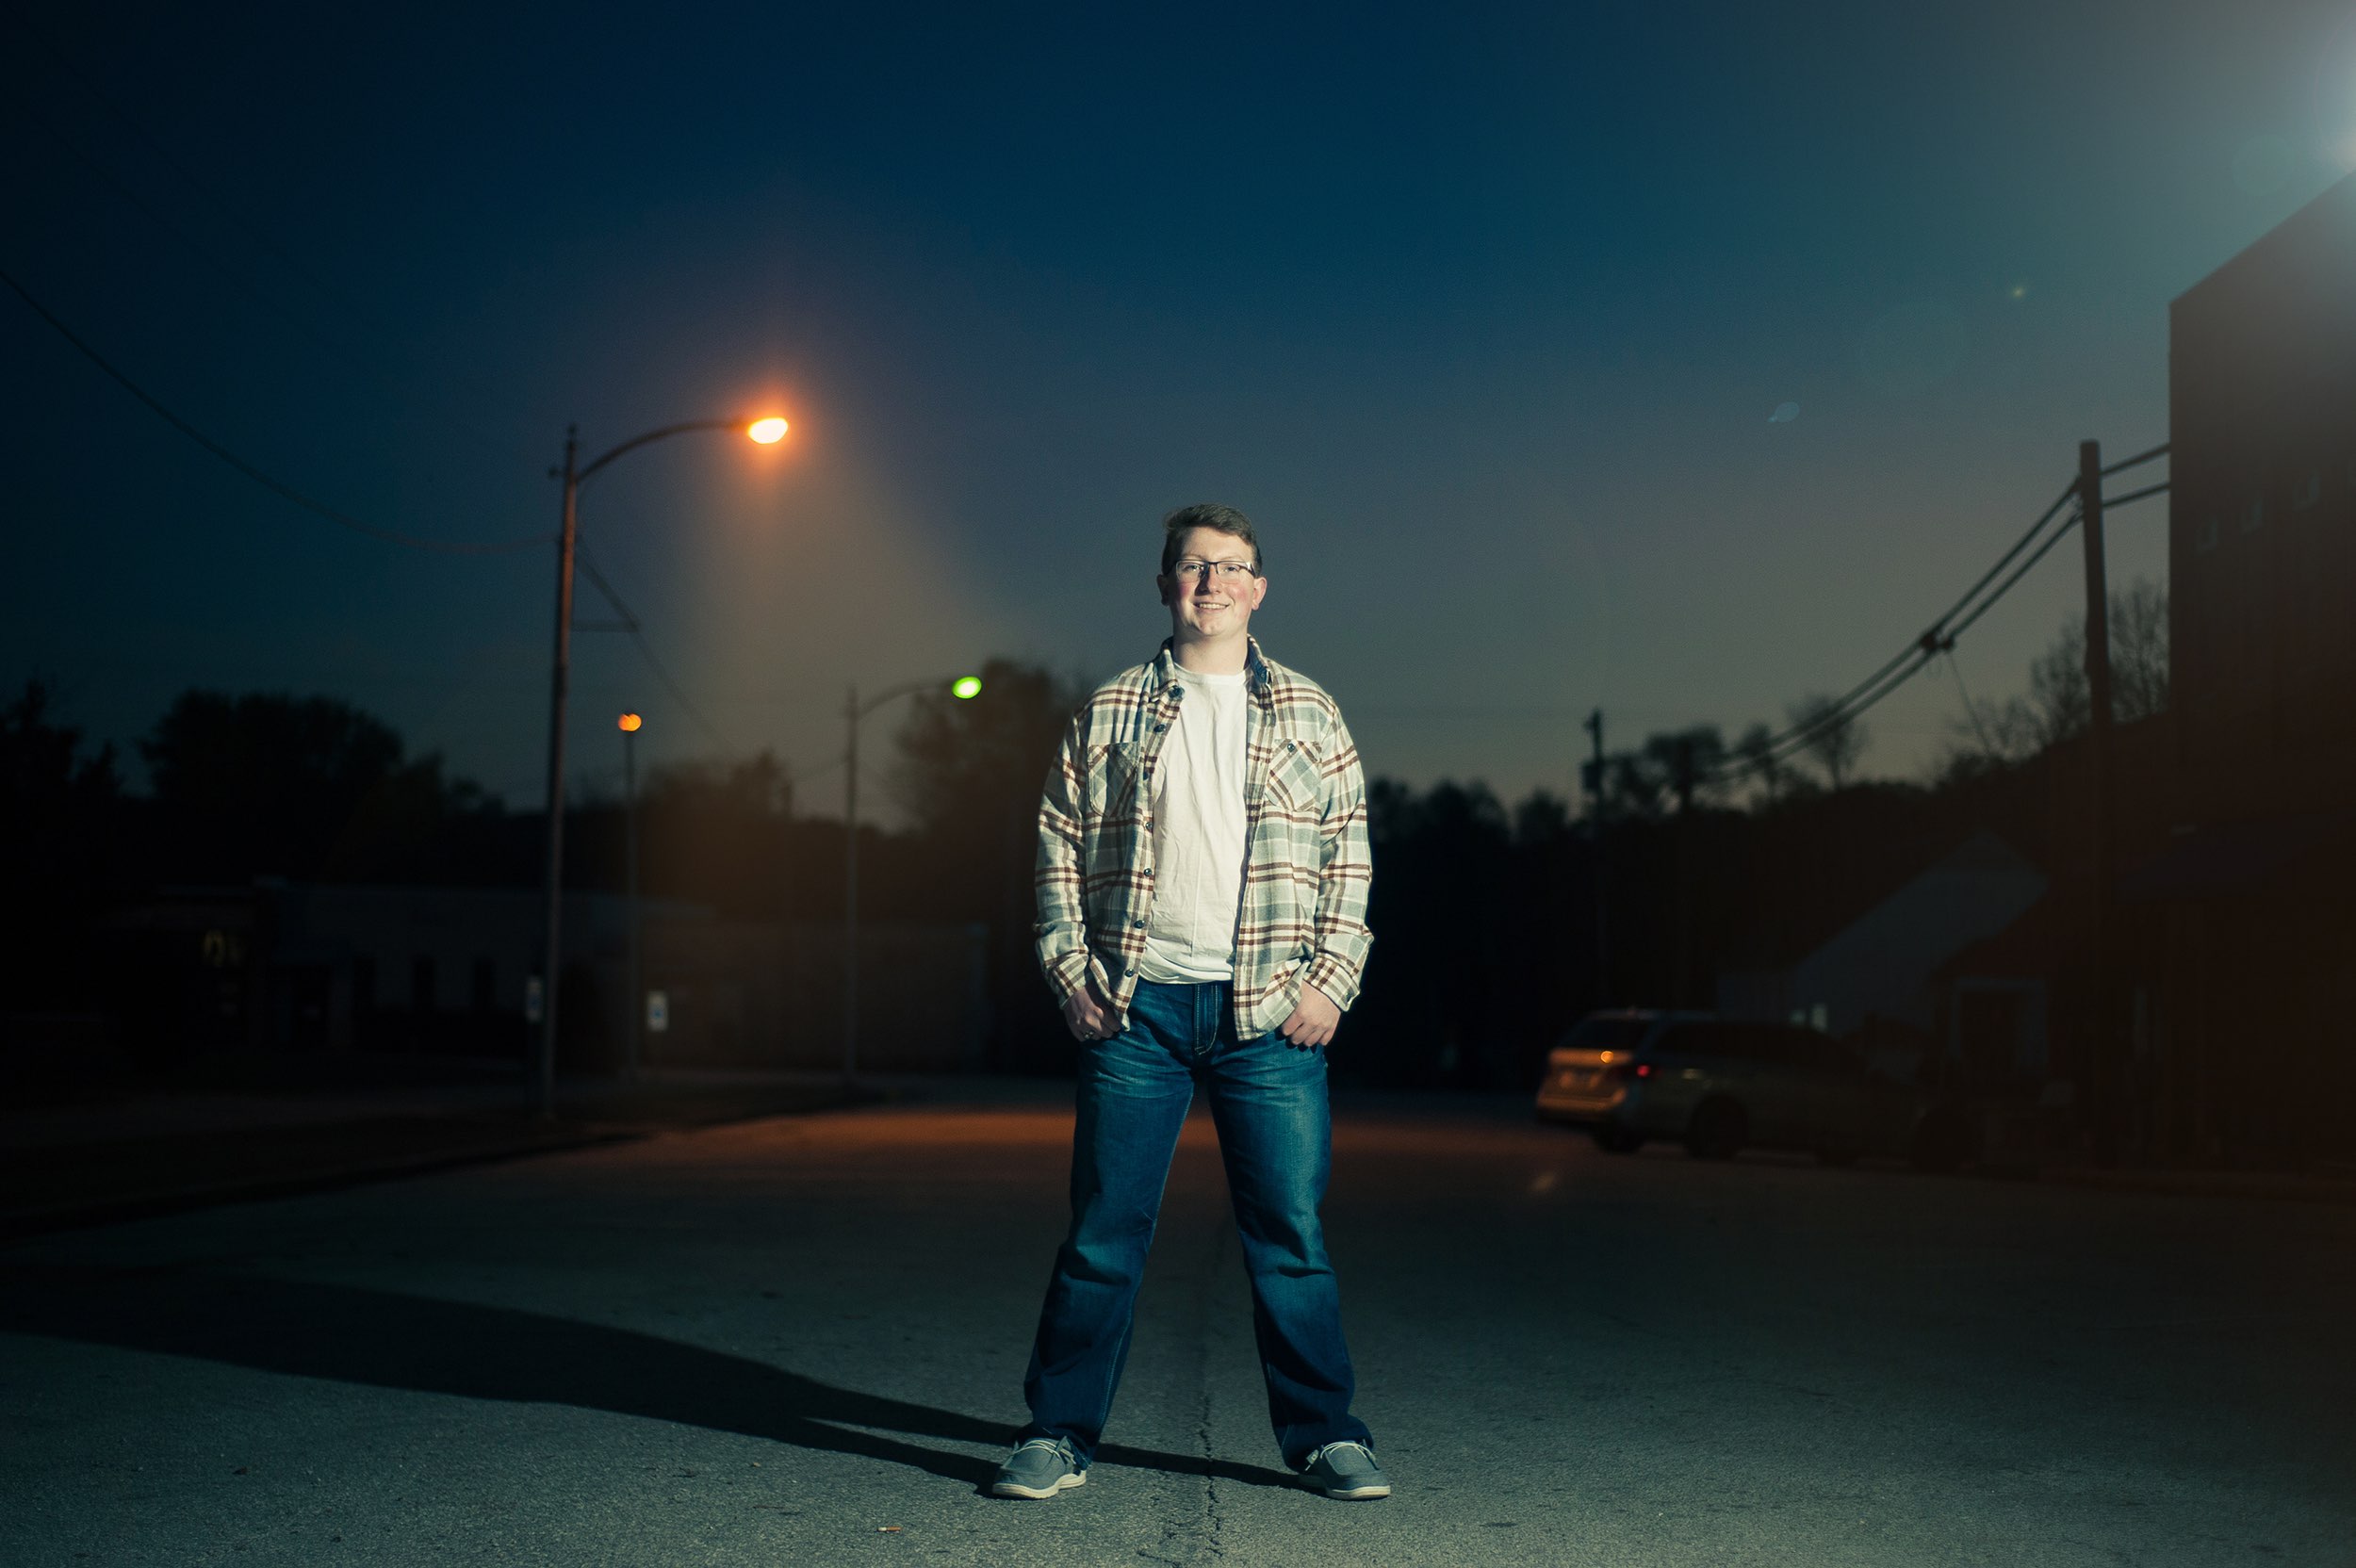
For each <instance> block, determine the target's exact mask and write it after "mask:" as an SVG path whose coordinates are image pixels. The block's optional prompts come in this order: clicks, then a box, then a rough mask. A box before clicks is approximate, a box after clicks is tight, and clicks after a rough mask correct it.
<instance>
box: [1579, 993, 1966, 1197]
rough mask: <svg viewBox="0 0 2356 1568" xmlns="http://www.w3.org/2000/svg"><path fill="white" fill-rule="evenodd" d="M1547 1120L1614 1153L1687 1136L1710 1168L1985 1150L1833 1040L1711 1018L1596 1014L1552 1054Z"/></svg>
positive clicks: (1946, 1163)
mask: <svg viewBox="0 0 2356 1568" xmlns="http://www.w3.org/2000/svg"><path fill="white" fill-rule="evenodd" d="M1538 1114H1539V1115H1540V1116H1541V1117H1543V1118H1546V1119H1548V1120H1554V1121H1566V1122H1572V1123H1576V1124H1580V1125H1584V1126H1587V1127H1590V1128H1592V1129H1593V1130H1594V1132H1595V1141H1596V1142H1597V1143H1598V1144H1600V1145H1601V1146H1602V1147H1603V1148H1604V1149H1606V1150H1608V1151H1610V1152H1612V1153H1615V1154H1628V1153H1633V1152H1636V1151H1637V1150H1638V1149H1641V1148H1643V1147H1644V1143H1645V1142H1646V1141H1647V1140H1648V1139H1652V1138H1677V1139H1679V1140H1681V1141H1682V1142H1683V1143H1684V1145H1685V1147H1686V1149H1687V1150H1688V1151H1689V1152H1692V1153H1694V1154H1697V1155H1700V1156H1702V1157H1704V1158H1707V1159H1724V1158H1726V1157H1727V1156H1728V1155H1730V1154H1732V1153H1734V1152H1735V1151H1737V1150H1739V1149H1742V1148H1746V1147H1758V1148H1767V1149H1806V1150H1810V1151H1813V1152H1815V1154H1816V1155H1817V1157H1818V1158H1820V1159H1822V1160H1824V1161H1825V1162H1827V1163H1828V1164H1834V1165H1842V1164H1846V1163H1847V1162H1849V1161H1850V1160H1854V1159H1856V1158H1857V1156H1858V1155H1859V1154H1889V1155H1896V1156H1900V1157H1903V1158H1906V1159H1910V1160H1912V1161H1913V1162H1914V1163H1915V1164H1916V1165H1917V1166H1919V1167H1921V1168H1923V1169H1925V1170H1952V1169H1954V1168H1955V1167H1956V1166H1958V1165H1961V1164H1962V1163H1963V1162H1964V1161H1965V1160H1967V1159H1969V1158H1971V1156H1972V1153H1973V1152H1974V1151H1973V1148H1972V1143H1973V1139H1972V1132H1971V1122H1970V1121H1969V1119H1967V1118H1966V1117H1965V1116H1964V1115H1963V1114H1962V1113H1961V1112H1960V1111H1959V1110H1958V1109H1957V1108H1956V1107H1955V1106H1953V1105H1950V1104H1948V1103H1944V1102H1942V1101H1941V1100H1940V1099H1939V1096H1937V1095H1935V1094H1932V1093H1930V1092H1928V1091H1925V1090H1922V1089H1919V1088H1916V1087H1913V1086H1909V1085H1906V1084H1901V1083H1899V1082H1897V1081H1896V1080H1894V1079H1890V1078H1886V1077H1883V1076H1881V1075H1880V1074H1878V1073H1875V1072H1873V1071H1872V1070H1870V1069H1868V1068H1867V1067H1866V1065H1865V1062H1864V1059H1863V1058H1862V1057H1860V1056H1858V1055H1857V1054H1856V1053H1854V1052H1852V1051H1850V1050H1849V1049H1848V1048H1847V1047H1846V1046H1844V1045H1842V1044H1841V1042H1840V1041H1838V1040H1836V1039H1833V1038H1832V1037H1829V1036H1827V1035H1824V1034H1821V1033H1819V1032H1818V1031H1816V1030H1813V1029H1805V1028H1802V1027H1800V1026H1799V1025H1797V1024H1789V1023H1750V1022H1742V1021H1736V1020H1732V1019H1722V1018H1719V1017H1716V1016H1715V1015H1713V1014H1710V1013H1683V1012H1662V1011H1654V1010H1649V1009H1640V1008H1630V1009H1628V1010H1625V1011H1620V1012H1606V1013H1591V1014H1589V1015H1588V1016H1587V1017H1586V1018H1584V1019H1581V1020H1580V1021H1579V1025H1578V1027H1577V1028H1575V1029H1573V1030H1572V1031H1571V1032H1570V1034H1569V1035H1567V1036H1565V1037H1563V1040H1562V1044H1560V1045H1558V1046H1556V1047H1555V1048H1554V1050H1553V1051H1552V1052H1550V1053H1549V1054H1548V1055H1547V1058H1546V1079H1545V1081H1544V1082H1543V1083H1541V1084H1540V1085H1539V1086H1538Z"/></svg>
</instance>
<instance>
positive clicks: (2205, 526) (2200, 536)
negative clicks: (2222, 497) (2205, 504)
mask: <svg viewBox="0 0 2356 1568" xmlns="http://www.w3.org/2000/svg"><path fill="white" fill-rule="evenodd" d="M2223 531H2224V524H2223V523H2222V522H2221V521H2220V520H2219V519H2218V518H2217V515H2215V514H2214V513H2212V514H2211V515H2210V516H2209V520H2208V521H2207V522H2204V523H2202V524H2201V531H2200V532H2199V533H2196V534H2194V535H2193V536H2192V547H2193V548H2194V549H2196V550H2201V551H2208V550H2213V549H2215V548H2217V535H2218V534H2219V533H2222V532H2223Z"/></svg>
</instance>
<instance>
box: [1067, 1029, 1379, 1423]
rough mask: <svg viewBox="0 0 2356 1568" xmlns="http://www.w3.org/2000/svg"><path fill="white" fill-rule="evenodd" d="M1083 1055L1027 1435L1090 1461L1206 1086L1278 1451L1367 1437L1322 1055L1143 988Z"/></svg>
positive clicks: (1118, 1379) (1109, 1406) (1126, 1353)
mask: <svg viewBox="0 0 2356 1568" xmlns="http://www.w3.org/2000/svg"><path fill="white" fill-rule="evenodd" d="M1083 1050H1084V1052H1085V1054H1084V1055H1083V1056H1082V1058H1081V1061H1080V1089H1079V1116H1078V1119H1077V1121H1076V1122H1075V1124H1074V1126H1073V1129H1072V1230H1071V1232H1070V1233H1069V1234H1068V1235H1067V1236H1066V1237H1065V1238H1064V1244H1063V1246H1062V1247H1061V1248H1060V1249H1058V1250H1057V1251H1056V1253H1055V1273H1054V1275H1053V1276H1052V1277H1051V1278H1050V1279H1049V1281H1048V1285H1047V1302H1046V1305H1045V1306H1044V1307H1042V1308H1041V1309H1040V1310H1039V1336H1038V1338H1037V1339H1036V1340H1035V1341H1034V1342H1033V1344H1032V1347H1031V1366H1030V1371H1029V1372H1028V1374H1027V1375H1026V1376H1025V1377H1024V1379H1023V1397H1024V1398H1025V1399H1026V1400H1028V1401H1029V1403H1030V1407H1031V1423H1030V1425H1029V1426H1027V1427H1025V1428H1023V1432H1022V1437H1023V1439H1025V1440H1027V1439H1030V1438H1034V1437H1050V1438H1065V1439H1069V1440H1070V1442H1071V1444H1072V1449H1073V1451H1074V1452H1075V1453H1076V1454H1077V1455H1078V1457H1079V1461H1080V1462H1081V1463H1082V1464H1083V1465H1085V1464H1087V1463H1088V1461H1089V1459H1090V1458H1091V1457H1092V1456H1093V1454H1094V1453H1095V1450H1096V1445H1097V1442H1098V1440H1099V1439H1100V1438H1101V1437H1102V1436H1103V1435H1104V1422H1105V1419H1106V1418H1107V1417H1108V1416H1109V1415H1110V1414H1111V1413H1112V1404H1113V1391H1114V1389H1115V1388H1117V1387H1118V1386H1119V1385H1120V1382H1121V1365H1122V1364H1123V1363H1125V1362H1126V1361H1127V1360H1128V1357H1129V1330H1130V1325H1131V1322H1132V1319H1133V1314H1134V1309H1135V1307H1136V1304H1137V1282H1138V1281H1139V1280H1140V1279H1141V1278H1142V1277H1143V1275H1144V1272H1145V1253H1146V1249H1147V1248H1148V1247H1149V1246H1151V1245H1152V1244H1153V1224H1154V1220H1155V1218H1156V1217H1158V1216H1159V1214H1160V1212H1161V1206H1162V1187H1163V1184H1165V1183H1166V1182H1167V1181H1168V1179H1169V1176H1170V1159H1171V1156H1172V1155H1174V1154H1175V1153H1176V1152H1177V1149H1178V1132H1179V1129H1180V1128H1181V1127H1182V1126H1184V1125H1185V1123H1186V1107H1187V1105H1188V1104H1189V1103H1191V1102H1192V1100H1193V1098H1194V1086H1195V1083H1196V1081H1197V1080H1198V1079H1200V1080H1201V1081H1202V1083H1203V1086H1204V1087H1205V1088H1206V1089H1207V1090H1208V1091H1209V1094H1210V1102H1211V1119H1212V1121H1213V1123H1214V1124H1215V1125H1216V1126H1217V1127H1218V1129H1219V1157H1220V1158H1221V1160H1223V1161H1224V1162H1225V1164H1226V1167H1227V1190H1228V1194H1229V1196H1230V1198H1231V1199H1232V1200H1233V1201H1234V1203H1235V1227H1236V1229H1237V1230H1238V1231H1239V1232H1241V1233H1242V1236H1243V1257H1244V1267H1245V1269H1246V1270H1247V1271H1248V1272H1249V1273H1250V1275H1251V1278H1252V1331H1253V1333H1254V1334H1255V1335H1256V1337H1257V1338H1258V1340H1259V1347H1260V1369H1261V1371H1262V1373H1263V1374H1264V1375H1265V1376H1266V1377H1267V1379H1268V1418H1269V1420H1270V1421H1271V1422H1272V1423H1273V1424H1274V1425H1275V1428H1276V1443H1277V1446H1278V1448H1279V1449H1280V1450H1282V1452H1283V1453H1284V1462H1285V1463H1287V1464H1289V1465H1291V1466H1293V1467H1294V1468H1296V1469H1298V1468H1299V1467H1301V1465H1303V1464H1305V1463H1307V1462H1308V1459H1309V1455H1310V1454H1311V1453H1312V1452H1314V1451H1315V1450H1316V1449H1317V1448H1318V1447H1319V1446H1323V1445H1325V1444H1328V1443H1338V1442H1344V1441H1355V1442H1359V1443H1365V1442H1366V1441H1368V1437H1367V1433H1366V1426H1365V1424H1364V1423H1362V1422H1361V1421H1359V1419H1358V1418H1357V1417H1356V1416H1354V1415H1352V1414H1350V1396H1351V1394H1352V1392H1353V1390H1354V1388H1355V1380H1354V1378H1353V1377H1352V1376H1351V1373H1350V1349H1349V1347H1348V1346H1346V1345H1345V1344H1344V1343H1343V1341H1342V1314H1341V1297H1340V1293H1339V1291H1338V1290H1337V1289H1336V1287H1335V1285H1334V1281H1333V1265H1332V1264H1331V1263H1329V1262H1328V1261H1327V1260H1326V1256H1325V1234H1324V1228H1323V1227H1322V1225H1321V1224H1320V1223H1319V1222H1318V1219H1317V1205H1318V1204H1319V1203H1320V1202H1322V1201H1324V1198H1325V1179H1326V1171H1327V1167H1328V1159H1329V1154H1330V1152H1331V1147H1332V1122H1331V1119H1330V1117H1329V1113H1328V1110H1327V1106H1326V1099H1325V1053H1324V1052H1323V1051H1302V1050H1298V1049H1296V1048H1294V1047H1292V1046H1290V1045H1287V1044H1285V1043H1284V1037H1282V1036H1279V1035H1265V1036H1262V1037H1260V1038H1258V1039H1254V1040H1244V1041H1239V1040H1237V1039H1236V1038H1235V1022H1234V1018H1233V1014H1232V1012H1231V1010H1230V1008H1229V1005H1228V994H1227V987H1226V986H1225V985H1224V984H1219V983H1215V984H1209V985H1194V986H1159V985H1153V984H1151V983H1144V984H1140V985H1139V986H1138V987H1137V999H1136V1000H1135V1001H1134V1002H1133V1003H1132V1004H1131V1005H1130V1007H1129V1021H1128V1026H1127V1027H1126V1028H1125V1029H1123V1030H1122V1031H1121V1033H1120V1034H1118V1035H1116V1036H1114V1037H1112V1038H1110V1039H1105V1040H1095V1041H1090V1042H1088V1044H1087V1045H1086V1046H1084V1047H1083Z"/></svg>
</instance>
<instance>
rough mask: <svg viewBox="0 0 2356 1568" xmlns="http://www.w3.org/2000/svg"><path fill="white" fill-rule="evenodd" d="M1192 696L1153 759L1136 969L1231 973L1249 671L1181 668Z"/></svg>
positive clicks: (1150, 975) (1239, 891)
mask: <svg viewBox="0 0 2356 1568" xmlns="http://www.w3.org/2000/svg"><path fill="white" fill-rule="evenodd" d="M1177 674H1178V681H1179V684H1180V687H1181V688H1182V689H1183V691H1184V692H1185V695H1183V696H1181V697H1180V698H1179V699H1178V716H1177V718H1176V719H1174V720H1173V721H1171V724H1170V734H1169V735H1168V736H1167V737H1165V739H1164V743H1163V745H1162V752H1161V759H1160V760H1159V761H1157V762H1156V763H1155V764H1154V767H1153V792H1152V794H1151V796H1150V797H1149V798H1150V799H1151V801H1152V803H1153V867H1154V870H1153V920H1152V922H1151V923H1149V924H1148V925H1147V926H1146V928H1145V956H1144V957H1143V958H1141V959H1139V960H1138V964H1137V977H1138V978H1139V979H1143V980H1152V981H1154V982H1156V983H1158V984H1162V985H1170V984H1173V983H1179V982H1200V981H1205V980H1229V979H1233V978H1234V977H1235V917H1236V913H1237V911H1238V910H1240V909H1241V908H1242V907H1243V853H1244V837H1245V828H1246V824H1245V817H1244V803H1243V772H1244V706H1245V704H1246V703H1247V702H1249V701H1250V700H1251V698H1250V694H1248V693H1247V692H1246V691H1245V690H1244V672H1243V671H1241V670H1237V671H1236V672H1235V674H1234V675H1201V674H1198V673H1197V672H1195V671H1193V670H1189V669H1187V668H1186V666H1184V665H1183V664H1182V665H1179V666H1178V667H1177Z"/></svg>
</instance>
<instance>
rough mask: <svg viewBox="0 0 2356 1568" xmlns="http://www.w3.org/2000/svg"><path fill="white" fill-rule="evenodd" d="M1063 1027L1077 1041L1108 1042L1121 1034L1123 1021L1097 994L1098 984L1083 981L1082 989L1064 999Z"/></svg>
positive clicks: (1091, 981) (1081, 983)
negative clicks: (1069, 1031)
mask: <svg viewBox="0 0 2356 1568" xmlns="http://www.w3.org/2000/svg"><path fill="white" fill-rule="evenodd" d="M1063 1025H1064V1027H1065V1028H1067V1029H1069V1030H1071V1031H1072V1038H1073V1039H1075V1040H1108V1039H1110V1038H1112V1037H1114V1036H1115V1035H1117V1034H1119V1033H1120V1032H1121V1021H1120V1020H1119V1019H1116V1018H1115V1017H1114V1016H1113V1010H1112V1009H1111V1008H1110V1007H1108V1006H1106V1005H1104V1003H1103V1001H1101V1000H1100V999H1099V998H1098V997H1097V994H1096V982H1095V981H1093V980H1083V981H1081V982H1080V988H1079V989H1078V990H1076V991H1073V992H1072V994H1071V995H1070V996H1068V997H1066V998H1064V1004H1063Z"/></svg>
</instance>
